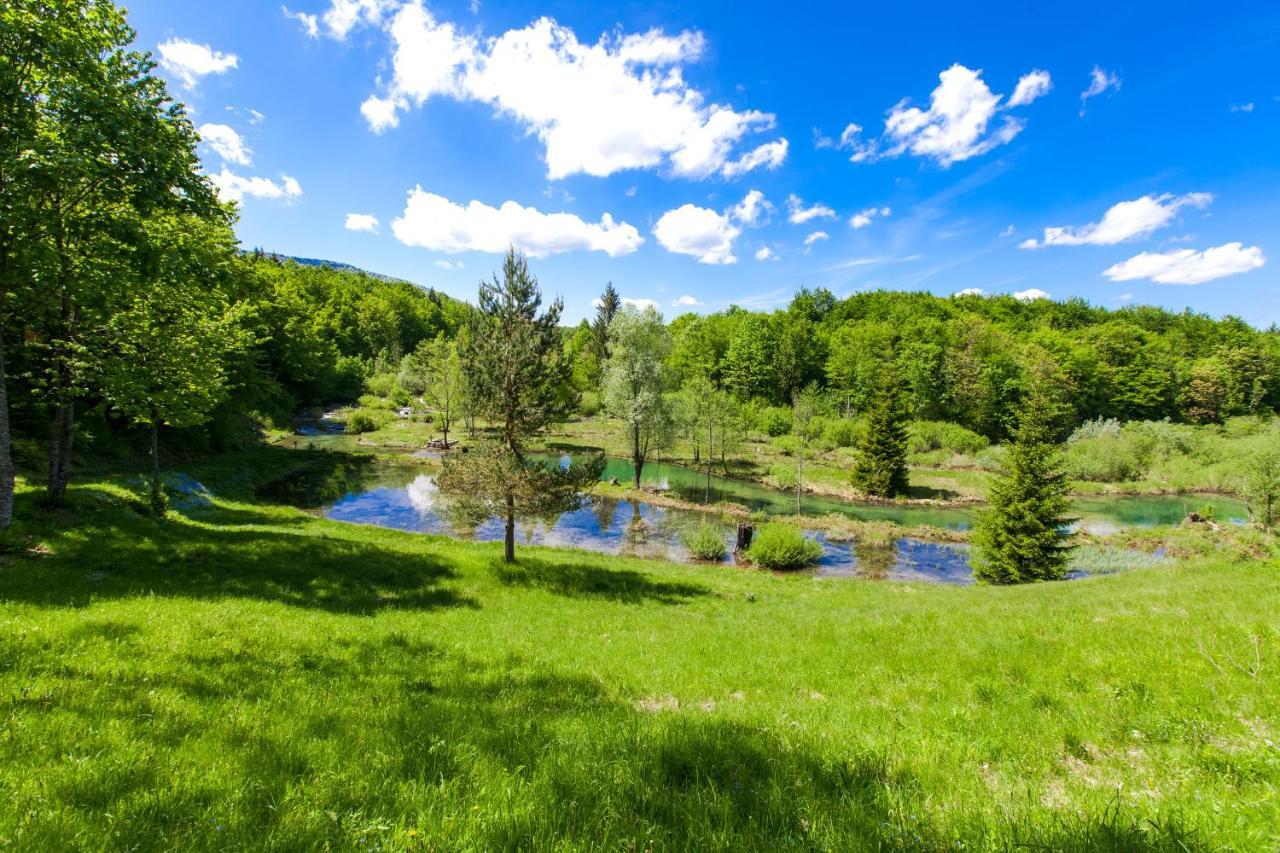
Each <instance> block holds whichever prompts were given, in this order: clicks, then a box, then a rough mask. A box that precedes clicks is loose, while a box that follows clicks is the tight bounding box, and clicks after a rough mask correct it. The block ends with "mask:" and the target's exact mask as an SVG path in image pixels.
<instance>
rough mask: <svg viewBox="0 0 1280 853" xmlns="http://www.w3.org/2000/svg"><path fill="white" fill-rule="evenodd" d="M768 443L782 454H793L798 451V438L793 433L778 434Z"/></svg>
mask: <svg viewBox="0 0 1280 853" xmlns="http://www.w3.org/2000/svg"><path fill="white" fill-rule="evenodd" d="M770 443H771V444H772V445H773V446H774V448H775V449H776V450H777V451H778V452H779V453H781V454H782V455H783V456H795V455H796V454H797V453H799V452H800V447H801V444H800V439H799V438H797V437H796V436H794V435H780V436H778V437H777V438H775V439H774V440H773V441H772V442H770Z"/></svg>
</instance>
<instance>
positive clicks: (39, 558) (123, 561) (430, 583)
mask: <svg viewBox="0 0 1280 853" xmlns="http://www.w3.org/2000/svg"><path fill="white" fill-rule="evenodd" d="M24 497H26V496H24ZM283 521H284V522H286V523H282V519H281V518H280V517H278V516H275V515H271V514H269V513H266V512H264V513H262V514H258V513H255V512H253V511H252V510H245V511H236V510H231V511H227V510H223V509H221V508H214V509H210V510H204V511H200V512H199V513H193V514H192V516H191V517H187V516H183V515H180V514H178V513H171V514H170V515H169V516H168V517H167V518H165V519H154V518H151V517H148V516H145V515H141V514H139V513H137V512H135V511H133V510H131V509H130V508H129V507H128V505H127V504H123V503H122V502H121V501H120V500H119V499H118V497H117V496H115V495H112V494H110V493H109V492H105V491H100V490H97V489H95V488H94V487H91V486H87V487H80V488H79V489H77V490H76V494H75V503H74V504H73V507H72V510H70V511H67V512H64V513H58V514H49V513H45V512H43V511H41V510H40V508H39V507H38V506H36V505H35V503H34V501H24V502H23V505H22V506H20V516H19V522H20V523H19V525H17V526H16V527H15V535H18V536H23V535H25V537H26V540H27V541H26V542H15V541H14V540H11V541H10V543H9V551H10V554H9V559H10V560H14V559H15V557H18V556H22V557H25V559H23V560H22V562H23V563H26V564H27V565H25V566H23V570H21V571H6V572H0V600H10V601H25V602H29V603H33V604H41V605H55V606H85V605H87V604H89V603H90V602H91V601H94V600H102V599H105V598H127V597H134V596H138V595H148V594H154V595H160V596H183V597H188V598H204V599H210V600H213V599H220V598H237V597H240V598H254V599H259V600H262V601H273V602H279V603H282V604H289V605H293V606H296V607H307V608H315V609H319V610H326V611H330V612H334V613H349V614H371V613H375V612H378V611H381V610H388V609H394V610H433V609H438V608H445V607H460V606H465V607H478V606H479V605H478V604H477V603H476V602H475V601H474V600H473V599H470V598H468V597H465V596H462V595H460V594H459V593H458V592H457V591H456V590H454V589H452V588H451V587H450V586H448V585H447V583H448V582H449V581H450V580H452V579H454V578H455V577H456V572H455V571H454V570H453V568H452V567H451V566H449V565H448V564H447V563H446V562H445V561H444V560H443V559H441V558H440V557H439V556H437V555H434V554H426V553H415V551H414V550H413V549H411V548H401V549H393V548H387V547H384V546H380V545H377V544H374V543H370V542H367V541H362V540H360V539H347V538H337V537H330V536H326V535H324V534H323V533H316V532H310V531H307V530H306V529H305V525H306V522H307V519H306V518H305V517H303V516H292V517H286V518H284V519H283ZM243 524H262V525H270V527H269V528H264V527H263V526H257V527H253V528H250V529H246V528H244V527H241V526H239V525H243ZM271 528H274V529H271ZM30 543H35V544H30ZM23 551H25V553H22V552H23ZM15 552H18V553H15Z"/></svg>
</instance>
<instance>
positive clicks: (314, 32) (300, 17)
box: [280, 6, 320, 39]
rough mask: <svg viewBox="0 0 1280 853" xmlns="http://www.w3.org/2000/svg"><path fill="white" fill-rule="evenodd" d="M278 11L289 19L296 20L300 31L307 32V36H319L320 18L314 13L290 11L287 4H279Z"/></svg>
mask: <svg viewBox="0 0 1280 853" xmlns="http://www.w3.org/2000/svg"><path fill="white" fill-rule="evenodd" d="M280 11H282V12H283V13H284V16H285V17H286V18H288V19H289V20H291V21H297V22H298V23H299V24H300V25H301V26H302V31H303V32H304V33H306V34H307V37H308V38H313V39H314V38H319V37H320V18H319V17H318V16H316V15H308V14H307V13H306V12H291V11H289V7H288V6H281V7H280Z"/></svg>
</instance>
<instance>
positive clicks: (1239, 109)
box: [1231, 101, 1253, 113]
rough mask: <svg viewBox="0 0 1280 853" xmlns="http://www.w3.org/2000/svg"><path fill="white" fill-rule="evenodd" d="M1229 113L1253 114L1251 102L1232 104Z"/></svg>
mask: <svg viewBox="0 0 1280 853" xmlns="http://www.w3.org/2000/svg"><path fill="white" fill-rule="evenodd" d="M1231 112H1233V113H1251V112H1253V101H1250V102H1249V103H1247V104H1232V105H1231Z"/></svg>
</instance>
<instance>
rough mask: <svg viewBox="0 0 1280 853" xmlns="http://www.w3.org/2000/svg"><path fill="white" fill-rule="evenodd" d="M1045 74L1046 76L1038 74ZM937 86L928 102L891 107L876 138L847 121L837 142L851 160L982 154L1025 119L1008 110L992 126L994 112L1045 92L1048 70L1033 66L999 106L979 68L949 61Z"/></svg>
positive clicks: (954, 159) (950, 159)
mask: <svg viewBox="0 0 1280 853" xmlns="http://www.w3.org/2000/svg"><path fill="white" fill-rule="evenodd" d="M1041 74H1043V75H1044V77H1039V76H1037V75H1041ZM938 80H939V83H938V86H937V88H935V89H934V90H933V92H932V94H931V95H930V96H929V108H928V109H927V110H922V109H920V108H919V107H910V106H907V104H908V101H907V100H906V99H903V100H901V101H899V102H898V103H897V104H896V105H895V106H894V107H893V108H892V109H890V110H889V115H888V118H886V119H885V122H884V134H883V136H881V137H880V138H879V139H873V140H870V141H867V142H862V141H861V139H860V136H861V128H860V127H858V125H849V127H847V128H845V132H844V133H843V134H842V135H841V137H840V147H842V148H847V149H850V150H852V151H853V154H852V156H851V157H850V158H849V159H851V160H852V161H853V162H855V163H862V162H869V161H872V160H879V159H883V158H886V157H898V156H901V155H902V154H904V153H907V152H910V153H912V154H915V155H916V156H918V157H928V158H931V159H933V160H935V161H937V163H938V164H939V165H940V166H942V167H944V168H945V167H947V166H950V165H951V164H952V163H958V162H960V161H961V160H968V159H969V158H971V157H977V156H978V155H980V154H985V153H987V152H988V151H990V150H992V149H993V148H997V147H999V146H1001V145H1005V144H1007V143H1009V142H1011V141H1012V140H1013V138H1014V137H1016V136H1017V135H1018V134H1019V133H1021V132H1022V129H1023V127H1025V122H1024V121H1023V120H1022V119H1020V118H1016V117H1014V116H1011V115H1005V116H1004V118H1003V119H1002V120H1001V121H1000V122H999V123H998V124H996V126H995V127H994V128H993V127H991V125H992V123H993V120H994V119H995V118H996V115H997V114H998V113H1000V112H1002V111H1004V110H1007V109H1008V108H1009V107H1017V106H1025V105H1026V104H1028V103H1030V102H1031V101H1033V100H1035V98H1037V97H1039V96H1040V95H1042V94H1044V91H1047V89H1045V90H1043V91H1042V87H1044V86H1047V85H1048V75H1047V74H1045V72H1042V71H1032V72H1031V73H1030V74H1027V75H1026V76H1024V77H1023V78H1022V80H1020V81H1019V83H1018V89H1017V90H1016V91H1015V92H1014V98H1019V100H1018V101H1016V102H1015V101H1014V100H1013V99H1010V101H1009V102H1008V103H1007V104H1005V105H1004V106H1003V107H1002V106H1001V104H1000V101H1001V99H1002V97H1003V96H1002V95H997V94H994V93H993V92H992V91H991V89H990V88H989V87H988V86H987V84H986V83H984V82H983V80H982V71H981V70H977V71H975V70H973V69H970V68H966V67H965V66H963V65H960V64H956V65H952V66H951V67H950V68H948V69H947V70H946V71H943V72H942V73H941V74H939V75H938Z"/></svg>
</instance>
